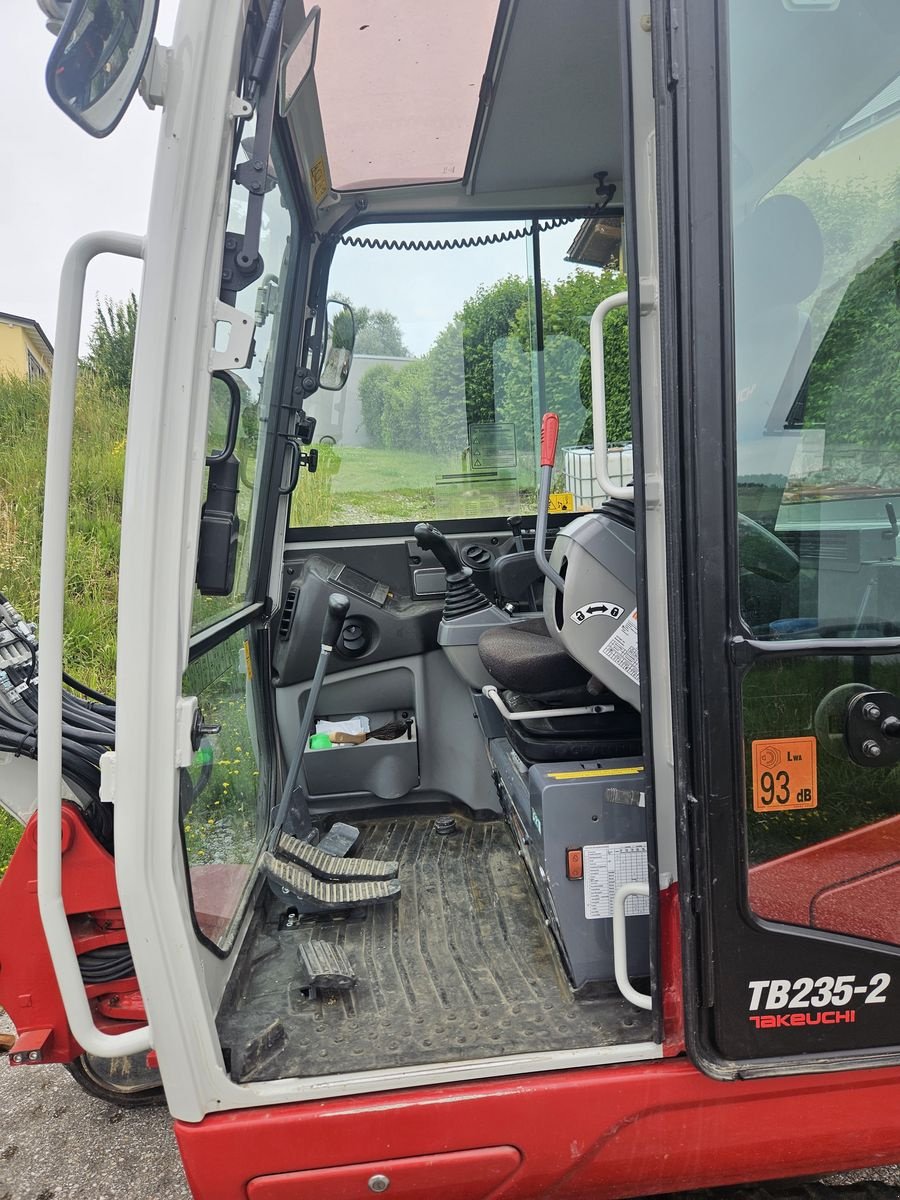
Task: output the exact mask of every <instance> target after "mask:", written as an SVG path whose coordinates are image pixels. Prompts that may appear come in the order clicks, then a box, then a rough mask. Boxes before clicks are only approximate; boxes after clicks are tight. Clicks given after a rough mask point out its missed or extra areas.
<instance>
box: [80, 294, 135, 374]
mask: <svg viewBox="0 0 900 1200" xmlns="http://www.w3.org/2000/svg"><path fill="white" fill-rule="evenodd" d="M136 328H137V297H136V296H135V294H134V292H132V293H131V295H130V296H129V297H128V299H127V300H125V301H121V300H113V299H112V298H111V297H110V296H106V297H105V299H104V300H103V301H100V300H98V301H97V309H96V312H95V313H94V324H93V326H92V328H91V333H90V337H89V338H88V355H87V358H86V360H85V363H84V365H85V366H87V367H88V368H89V369H90V370H92V371H94V372H95V373H96V374H97V375H99V376H101V377H102V378H103V379H104V380H105V381H106V382H107V383H108V384H110V385H111V386H112V387H116V388H121V389H123V390H124V391H127V390H128V389H129V388H130V387H131V363H132V359H133V358H134V333H135V329H136Z"/></svg>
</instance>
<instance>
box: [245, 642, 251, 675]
mask: <svg viewBox="0 0 900 1200" xmlns="http://www.w3.org/2000/svg"><path fill="white" fill-rule="evenodd" d="M244 661H245V662H246V664H247V678H248V679H252V678H253V660H252V659H251V657H250V643H249V642H244Z"/></svg>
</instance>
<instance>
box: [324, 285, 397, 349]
mask: <svg viewBox="0 0 900 1200" xmlns="http://www.w3.org/2000/svg"><path fill="white" fill-rule="evenodd" d="M332 299H334V300H342V301H343V302H344V304H349V305H350V307H351V308H352V309H353V323H354V326H355V328H356V342H355V344H354V350H355V352H356V353H357V354H378V355H384V356H385V357H388V358H409V357H410V354H409V350H408V349H407V348H406V343H405V342H404V341H403V330H402V329H401V328H400V321H399V320H398V318H397V317H396V316H395V315H394V313H392V312H388V311H387V310H386V309H384V308H367V307H366V306H365V305H356V304H353V302H352V301H351V300H349V299H348V298H347V297H346V296H344V295H342V294H341V293H340V292H334V293H333V294H332Z"/></svg>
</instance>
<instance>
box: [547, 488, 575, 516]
mask: <svg viewBox="0 0 900 1200" xmlns="http://www.w3.org/2000/svg"><path fill="white" fill-rule="evenodd" d="M574 511H575V497H574V496H573V494H572V493H571V492H551V493H550V504H549V505H548V507H547V512H552V513H554V512H574Z"/></svg>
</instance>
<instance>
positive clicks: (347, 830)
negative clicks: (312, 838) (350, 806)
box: [316, 821, 359, 858]
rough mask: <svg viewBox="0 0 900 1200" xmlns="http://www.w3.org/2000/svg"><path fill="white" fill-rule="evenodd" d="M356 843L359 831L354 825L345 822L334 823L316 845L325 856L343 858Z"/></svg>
mask: <svg viewBox="0 0 900 1200" xmlns="http://www.w3.org/2000/svg"><path fill="white" fill-rule="evenodd" d="M358 841H359V830H358V829H357V828H356V826H355V825H348V824H347V823H346V821H335V823H334V824H333V825H332V827H331V828H330V829H329V830H328V832H327V833H326V834H325V836H324V837H320V838H319V840H318V842H317V843H316V844H317V845H318V847H319V849H320V850H324V851H325V852H326V854H334V855H335V856H336V857H337V858H343V857H344V855H345V854H349V853H350V851H351V850H352V849H353V847H354V846H355V845H356V843H357V842H358Z"/></svg>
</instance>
